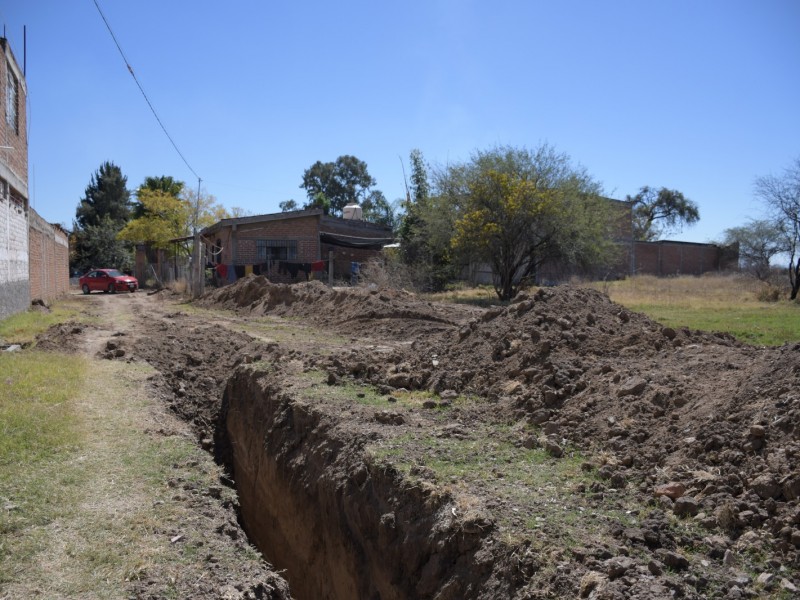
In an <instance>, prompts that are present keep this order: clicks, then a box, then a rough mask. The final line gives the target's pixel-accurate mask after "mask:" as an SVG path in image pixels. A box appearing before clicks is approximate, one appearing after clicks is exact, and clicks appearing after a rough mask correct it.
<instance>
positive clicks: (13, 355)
mask: <svg viewBox="0 0 800 600" xmlns="http://www.w3.org/2000/svg"><path fill="white" fill-rule="evenodd" d="M85 372H86V362H85V361H84V360H83V359H81V358H80V357H76V356H60V357H59V358H58V359H57V360H53V358H52V355H46V354H44V353H40V352H5V353H2V354H0V373H2V379H0V467H2V469H3V471H2V472H0V477H5V476H8V475H9V474H12V473H13V472H15V471H16V470H17V469H27V468H28V467H30V466H31V465H34V464H35V463H36V462H38V461H41V460H45V459H47V458H49V457H51V456H52V455H54V454H56V453H59V452H64V451H69V450H70V449H72V448H74V447H75V446H76V445H77V444H78V443H79V442H80V439H81V434H80V432H79V431H78V429H77V424H76V417H75V414H74V410H73V408H74V407H73V406H72V403H71V400H72V398H73V397H74V396H75V394H76V393H77V390H78V388H79V386H80V384H81V382H82V381H83V377H84V375H85Z"/></svg>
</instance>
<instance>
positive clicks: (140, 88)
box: [93, 0, 200, 181]
mask: <svg viewBox="0 0 800 600" xmlns="http://www.w3.org/2000/svg"><path fill="white" fill-rule="evenodd" d="M93 2H94V5H95V6H96V7H97V12H99V13H100V17H101V18H102V19H103V23H105V24H106V28H107V29H108V33H110V34H111V39H113V40H114V44H115V45H116V46H117V50H119V54H120V56H122V60H124V61H125V66H126V67H128V72H129V73H130V74H131V77H133V80H134V81H135V82H136V86H137V87H138V88H139V91H140V92H142V96H144V100H145V102H147V106H149V107H150V110H151V111H152V113H153V116H154V117H155V118H156V121H158V124H159V125H160V126H161V129H162V131H163V132H164V135H166V136H167V139H168V140H169V141H170V143H171V144H172V147H173V148H175V152H177V153H178V156H180V157H181V160H183V163H184V164H185V165H186V167H187V168H188V169H189V170H190V171H191V172H192V173H193V174H194V176H195V177H197V179H198V181H200V176H199V175H198V174H197V173H196V172H195V170H194V169H193V168H192V166H191V165H190V164H189V161H188V160H186V157H185V156H184V155H183V153H182V152H181V151H180V149H179V148H178V145H177V144H176V143H175V140H173V139H172V136H171V135H170V134H169V132H168V131H167V128H166V127H165V126H164V123H163V122H162V121H161V118H160V117H159V116H158V113H157V112H156V109H155V107H154V106H153V103H152V102H150V98H148V97H147V94H146V93H145V91H144V88H143V87H142V84H141V83H139V80H138V79H137V77H136V73H134V72H133V67H131V65H130V63H129V62H128V59H127V57H126V56H125V53H124V52H123V51H122V46H120V44H119V42H118V41H117V36H115V35H114V31H113V30H112V29H111V25H110V24H109V22H108V19H106V16H105V15H104V14H103V11H102V9H101V8H100V4H99V3H98V2H97V0H93Z"/></svg>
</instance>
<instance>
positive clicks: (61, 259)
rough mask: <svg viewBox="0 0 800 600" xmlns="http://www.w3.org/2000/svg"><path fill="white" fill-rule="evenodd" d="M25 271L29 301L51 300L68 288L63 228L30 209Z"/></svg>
mask: <svg viewBox="0 0 800 600" xmlns="http://www.w3.org/2000/svg"><path fill="white" fill-rule="evenodd" d="M28 273H29V281H30V298H31V300H53V299H55V298H58V297H59V296H61V295H63V294H66V293H67V292H68V291H69V241H68V239H67V234H66V233H65V232H64V230H63V229H61V228H60V227H57V226H55V225H51V224H50V223H48V222H47V221H45V220H44V219H42V217H40V216H39V215H38V214H37V213H36V211H35V210H33V209H30V214H29V229H28Z"/></svg>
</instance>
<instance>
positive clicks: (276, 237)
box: [206, 214, 320, 283]
mask: <svg viewBox="0 0 800 600" xmlns="http://www.w3.org/2000/svg"><path fill="white" fill-rule="evenodd" d="M217 240H219V242H220V246H221V248H222V250H221V252H219V253H218V254H216V255H213V254H210V255H209V256H208V262H212V263H214V264H224V265H228V266H229V267H230V266H233V267H234V268H235V267H247V266H249V267H251V268H252V267H253V266H254V265H260V266H261V265H264V264H266V263H265V261H264V260H263V259H261V258H259V256H258V249H257V241H258V240H269V241H290V240H292V241H295V242H296V244H297V256H296V257H295V258H293V259H292V260H291V262H299V263H311V262H314V261H316V260H319V259H320V247H319V215H316V214H311V215H307V216H300V217H291V218H286V219H278V218H276V219H273V220H266V221H260V222H255V223H245V224H233V225H232V226H230V227H223V228H221V229H219V230H218V231H216V232H214V233H211V234H209V238H208V239H207V240H206V242H207V243H209V242H210V243H211V245H215V244H216V243H217ZM260 274H261V275H264V276H266V277H267V278H269V280H270V281H273V282H278V283H280V282H285V283H288V282H291V281H295V280H293V279H292V277H291V275H289V273H286V272H280V269H279V265H278V264H277V262H274V263H271V264H269V268H268V269H266V268H265V269H264V270H263V271H260ZM300 276H301V277H302V276H303V274H301V275H300Z"/></svg>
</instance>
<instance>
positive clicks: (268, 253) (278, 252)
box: [256, 240, 297, 262]
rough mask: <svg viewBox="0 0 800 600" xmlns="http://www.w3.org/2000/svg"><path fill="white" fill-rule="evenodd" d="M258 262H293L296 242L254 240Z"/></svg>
mask: <svg viewBox="0 0 800 600" xmlns="http://www.w3.org/2000/svg"><path fill="white" fill-rule="evenodd" d="M256 256H257V258H258V260H259V261H264V262H267V261H269V260H294V259H296V258H297V240H256Z"/></svg>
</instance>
